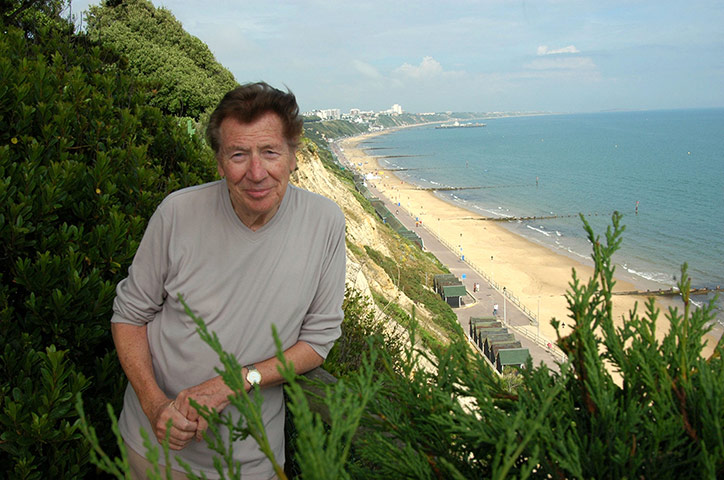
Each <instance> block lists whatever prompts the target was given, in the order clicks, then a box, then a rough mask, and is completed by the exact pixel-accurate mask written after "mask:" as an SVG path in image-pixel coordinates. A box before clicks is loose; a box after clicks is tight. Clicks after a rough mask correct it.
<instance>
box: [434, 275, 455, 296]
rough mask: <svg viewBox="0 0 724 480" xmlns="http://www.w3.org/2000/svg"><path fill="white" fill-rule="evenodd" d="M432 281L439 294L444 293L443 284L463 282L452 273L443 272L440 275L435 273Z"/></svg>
mask: <svg viewBox="0 0 724 480" xmlns="http://www.w3.org/2000/svg"><path fill="white" fill-rule="evenodd" d="M432 283H433V285H434V286H435V292H436V293H438V294H439V295H442V287H443V285H455V284H457V285H460V284H462V282H461V281H460V280H459V279H458V277H456V276H455V275H453V274H452V273H441V274H438V275H435V276H434V277H433V278H432Z"/></svg>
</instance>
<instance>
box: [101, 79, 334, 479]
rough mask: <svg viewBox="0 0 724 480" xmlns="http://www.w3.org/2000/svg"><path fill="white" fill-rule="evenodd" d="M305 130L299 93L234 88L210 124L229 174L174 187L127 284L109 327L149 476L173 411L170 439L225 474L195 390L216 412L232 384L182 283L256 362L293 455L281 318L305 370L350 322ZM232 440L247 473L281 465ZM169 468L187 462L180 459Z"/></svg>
mask: <svg viewBox="0 0 724 480" xmlns="http://www.w3.org/2000/svg"><path fill="white" fill-rule="evenodd" d="M301 131H302V120H301V118H300V117H299V108H298V106H297V103H296V100H295V98H294V95H292V94H291V92H289V93H284V92H282V91H279V90H277V89H275V88H272V87H270V86H269V85H267V84H265V83H255V84H248V85H244V86H241V87H238V88H236V89H234V90H232V91H231V92H229V93H227V94H226V96H225V97H224V98H223V99H222V100H221V102H220V103H219V105H218V107H217V108H216V110H215V111H214V113H213V114H212V115H211V119H210V121H209V127H208V130H207V137H208V139H209V141H210V144H211V146H212V148H213V150H214V152H215V154H216V159H217V163H218V165H217V168H218V171H219V175H220V176H221V177H222V179H221V180H220V181H217V182H212V183H208V184H204V185H200V186H196V187H191V188H186V189H183V190H180V191H178V192H174V193H172V194H171V195H169V196H168V197H167V198H166V199H164V201H163V202H162V203H161V205H160V206H159V207H158V209H157V210H156V212H155V213H154V215H153V216H152V217H151V219H150V221H149V224H148V228H147V229H146V232H145V234H144V236H143V240H142V241H141V244H140V245H139V248H138V251H137V253H136V256H135V258H134V260H133V264H132V265H131V267H130V269H129V275H128V277H127V278H126V279H124V280H123V281H121V282H120V283H119V284H118V287H117V297H116V300H115V303H114V307H113V311H114V315H113V318H112V332H113V339H114V341H115V344H116V349H117V351H118V357H119V359H120V361H121V365H122V366H123V369H124V371H125V372H126V376H127V377H128V380H129V386H128V388H127V389H126V393H125V397H124V403H123V411H122V413H121V416H120V420H119V425H120V429H121V434H122V436H123V438H124V440H125V442H126V445H127V446H128V447H129V449H130V453H129V455H130V456H131V460H132V463H133V468H134V469H136V471H137V472H138V473H136V475H138V476H139V477H140V478H144V477H143V475H144V471H145V467H146V465H145V464H144V459H143V458H141V457H140V455H139V454H141V453H143V452H144V451H145V449H144V447H143V443H142V437H141V436H140V434H139V429H140V428H144V429H145V430H146V431H147V432H149V433H150V432H153V436H155V438H156V439H158V440H162V439H163V438H164V436H165V434H166V423H167V421H168V420H169V419H171V420H172V421H173V425H172V426H171V428H170V432H169V434H170V446H171V448H172V449H174V450H177V451H178V452H177V453H178V455H179V456H180V457H181V458H182V459H183V460H184V461H185V462H187V463H188V464H189V465H190V466H191V467H192V469H193V470H194V472H196V473H197V474H200V473H204V474H206V476H207V477H208V478H215V477H216V476H217V474H216V471H215V470H214V467H213V453H212V452H211V451H210V450H209V448H208V447H207V446H206V443H205V442H203V441H201V442H200V441H199V440H200V439H201V438H202V432H203V430H204V429H205V428H206V427H207V425H206V424H205V422H204V421H203V418H200V417H199V416H198V414H197V412H196V410H195V409H194V408H192V407H191V406H190V405H189V399H194V400H195V401H196V402H198V403H200V404H202V405H206V406H209V407H211V408H214V409H216V410H219V411H220V410H222V409H224V408H225V407H226V406H227V405H228V404H229V399H228V398H229V395H231V394H232V393H233V392H232V391H231V390H230V389H229V388H228V386H227V385H226V384H225V383H224V382H223V380H222V379H221V377H220V376H218V375H217V374H216V373H215V371H214V368H215V367H219V366H220V362H219V361H218V357H217V356H216V354H215V353H214V352H213V351H212V350H211V348H210V347H209V346H208V345H206V344H205V343H204V342H203V341H202V340H201V339H200V338H199V336H198V335H197V333H196V326H195V324H194V323H193V321H192V320H191V319H190V318H189V317H188V316H187V315H186V314H185V312H184V308H183V306H182V305H181V304H180V302H179V301H178V298H177V296H178V294H179V293H180V294H182V295H183V297H184V299H185V300H186V302H187V303H188V305H189V306H190V307H191V309H192V310H193V311H194V312H195V313H196V314H197V315H198V316H200V317H201V318H203V319H204V320H205V322H206V323H207V325H208V327H209V330H210V331H214V332H216V333H217V334H218V337H219V339H220V340H221V342H222V344H223V347H224V349H225V350H226V351H227V352H230V353H233V354H235V355H236V358H237V359H238V361H239V363H240V364H241V365H246V367H244V369H243V372H242V373H243V375H244V377H245V378H246V380H247V381H246V384H245V387H246V389H247V391H248V390H250V389H251V388H252V385H254V384H259V386H260V392H261V394H262V395H263V397H264V398H263V400H264V401H263V405H262V416H263V419H264V422H265V426H266V429H267V433H268V435H269V439H270V442H271V445H272V447H273V448H274V453H275V456H276V458H277V460H278V461H279V462H280V463H283V461H284V432H283V428H284V404H283V398H282V388H281V385H280V384H281V382H282V379H281V376H280V375H279V372H278V371H277V365H278V361H277V359H276V358H275V346H274V341H273V338H272V335H271V328H272V325H275V326H276V328H277V331H278V333H279V337H280V339H281V341H282V345H283V349H284V355H285V357H286V358H287V359H288V360H291V361H292V362H293V363H294V366H295V369H296V371H297V372H299V373H303V372H306V371H308V370H311V369H312V368H315V367H317V366H319V365H320V364H321V363H322V362H323V361H324V358H325V356H326V355H327V353H328V352H329V350H330V348H331V347H332V344H333V342H334V341H335V340H336V339H337V337H338V336H339V334H340V323H341V321H342V315H343V314H342V299H343V296H344V269H345V242H344V216H343V215H342V212H341V211H340V210H339V208H338V207H337V206H336V205H335V204H334V203H333V202H331V201H330V200H328V199H326V198H324V197H321V196H319V195H316V194H313V193H310V192H307V191H304V190H301V189H299V188H296V187H294V186H292V185H289V176H290V174H291V172H292V171H293V170H294V169H295V168H296V156H295V152H296V147H297V143H298V141H299V137H300V135H301ZM231 413H232V414H233V415H235V418H238V412H236V411H234V412H231ZM223 435H225V432H224V433H223ZM224 438H226V437H224ZM234 452H235V453H234V455H235V458H236V460H238V461H240V462H241V464H242V478H244V479H265V480H266V479H269V478H273V477H274V471H273V469H272V467H271V463H270V462H269V461H268V460H266V458H265V457H264V455H263V454H262V453H261V451H260V450H259V449H258V447H257V445H256V444H255V442H254V440H253V439H251V438H248V439H246V440H244V441H237V443H236V444H235V445H234ZM172 456H173V455H172ZM172 468H174V469H176V470H179V471H183V470H182V469H181V468H180V467H179V465H178V464H176V461H174V465H172ZM181 477H183V475H182V476H181Z"/></svg>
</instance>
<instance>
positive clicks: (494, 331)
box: [474, 327, 508, 350]
mask: <svg viewBox="0 0 724 480" xmlns="http://www.w3.org/2000/svg"><path fill="white" fill-rule="evenodd" d="M475 332H476V334H475V337H474V340H475V343H476V344H477V345H478V347H480V350H483V348H485V339H486V338H488V337H490V336H493V335H507V334H508V329H507V328H504V327H488V328H486V327H477V328H476V330H475Z"/></svg>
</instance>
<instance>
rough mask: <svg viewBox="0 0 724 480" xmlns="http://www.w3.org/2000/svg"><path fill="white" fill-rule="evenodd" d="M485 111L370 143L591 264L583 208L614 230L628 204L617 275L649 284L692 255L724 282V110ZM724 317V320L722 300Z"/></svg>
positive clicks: (704, 272) (696, 265)
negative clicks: (467, 121)
mask: <svg viewBox="0 0 724 480" xmlns="http://www.w3.org/2000/svg"><path fill="white" fill-rule="evenodd" d="M481 121H482V122H484V123H485V124H486V126H485V127H480V128H448V129H436V128H435V126H434V125H426V126H420V127H415V128H408V129H402V130H398V131H395V132H393V133H390V134H388V135H381V136H377V137H374V138H372V139H370V140H367V141H365V142H364V143H361V144H360V147H361V148H363V149H364V150H365V151H366V152H367V154H369V155H372V156H375V157H377V159H378V161H379V162H380V165H381V167H382V168H386V169H393V170H396V171H395V172H394V173H395V175H397V176H399V177H401V178H402V179H404V180H405V181H407V182H410V183H412V184H415V185H418V186H420V187H424V188H451V187H452V188H461V189H459V190H441V191H438V192H437V193H436V194H437V195H439V196H440V197H442V198H444V199H446V200H448V201H450V202H453V203H455V204H458V205H460V206H462V207H464V208H466V209H468V210H470V211H472V212H475V213H478V214H480V215H483V216H486V217H507V218H511V219H512V220H511V221H509V222H505V223H503V224H502V225H504V226H505V227H506V228H508V229H510V230H511V231H512V232H514V233H516V234H518V235H521V236H523V237H525V238H527V239H529V240H531V241H533V242H536V243H539V244H542V245H544V246H547V247H548V248H550V249H552V250H554V251H556V252H559V253H561V254H563V255H568V256H570V257H573V258H575V259H577V260H579V261H581V262H583V263H588V264H592V262H591V260H590V257H591V245H590V243H589V241H588V239H587V235H586V233H585V231H584V229H583V222H582V220H581V219H580V216H579V214H583V215H584V217H585V219H586V220H587V221H588V222H589V223H590V224H591V226H592V227H593V229H594V231H595V232H596V233H597V234H598V235H600V237H601V239H603V240H605V234H606V229H607V227H608V226H610V225H611V216H612V214H613V213H614V212H619V213H621V214H623V219H622V223H623V224H624V225H625V231H624V234H623V242H622V244H621V247H620V250H619V251H618V252H617V253H616V254H615V255H614V261H615V263H616V269H617V270H616V273H617V275H619V276H620V277H621V278H622V279H625V280H628V281H631V282H633V283H634V285H636V286H637V288H638V289H641V290H657V289H669V288H671V287H674V286H676V285H677V282H678V281H679V279H680V277H681V267H682V264H684V263H687V264H688V276H689V277H690V278H691V285H692V287H694V288H709V289H713V288H716V287H717V286H721V287H724V109H701V110H670V111H625V112H606V113H587V114H566V115H552V114H551V115H526V116H508V117H496V118H486V119H484V120H476V122H481ZM468 187H470V188H468ZM526 217H528V218H530V217H536V218H535V219H528V220H526V219H524V218H526ZM720 297H724V294H722V295H720ZM712 298H714V295H697V296H694V297H693V301H694V303H695V304H696V305H698V306H701V305H703V304H705V302H706V303H708V302H709V301H710V300H712ZM715 315H716V318H717V321H718V322H719V323H723V322H724V299H722V298H719V299H717V300H716V301H715Z"/></svg>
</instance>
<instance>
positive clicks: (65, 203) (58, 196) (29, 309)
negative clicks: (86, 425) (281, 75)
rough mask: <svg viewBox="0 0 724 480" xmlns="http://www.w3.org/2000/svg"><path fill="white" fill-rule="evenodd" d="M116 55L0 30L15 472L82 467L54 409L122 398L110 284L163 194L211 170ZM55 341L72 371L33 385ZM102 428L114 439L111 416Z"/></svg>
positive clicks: (7, 411)
mask: <svg viewBox="0 0 724 480" xmlns="http://www.w3.org/2000/svg"><path fill="white" fill-rule="evenodd" d="M114 59H115V57H114V56H113V55H112V54H109V52H108V51H107V50H104V49H103V48H101V47H98V46H96V45H93V44H92V43H91V42H89V41H88V39H87V38H85V37H82V36H78V37H72V38H71V37H69V36H68V32H67V31H66V30H56V29H53V28H50V27H48V28H46V27H43V30H42V35H33V36H32V37H30V38H29V37H28V36H26V32H24V31H22V30H19V29H16V28H13V27H9V28H8V29H7V33H5V34H3V35H2V37H0V78H2V79H3V83H2V87H0V179H1V180H0V259H2V261H0V345H2V346H3V350H2V352H0V372H2V377H1V378H0V392H2V396H3V397H4V404H3V406H2V411H0V424H2V425H3V428H2V431H3V442H2V443H0V452H1V455H0V471H3V472H17V473H16V474H12V477H13V478H29V476H32V474H31V473H28V472H31V470H32V471H33V472H37V474H38V475H39V476H40V477H42V478H48V472H54V473H57V475H55V474H52V475H50V477H52V478H63V477H62V475H61V474H67V475H69V476H71V477H82V476H83V473H84V472H85V471H87V469H88V465H87V459H88V457H87V454H85V453H82V452H84V449H83V445H82V443H81V441H80V440H79V439H78V436H77V435H75V436H74V435H73V433H72V432H73V428H74V427H73V424H74V421H73V420H72V419H69V418H68V416H67V415H65V414H63V415H60V414H57V411H63V409H66V411H67V406H68V405H69V404H70V403H69V402H70V401H71V398H72V397H73V396H74V395H75V393H76V392H78V391H80V390H84V391H85V394H86V395H88V396H89V397H91V398H94V399H96V402H95V403H94V404H93V411H92V412H91V413H92V414H93V415H94V416H95V417H96V418H98V417H100V415H98V414H99V412H101V411H102V408H103V407H102V405H104V404H105V403H106V402H111V403H112V404H113V405H115V406H118V405H119V404H120V401H121V394H122V389H123V388H124V385H125V379H124V376H123V374H122V372H121V370H120V367H119V365H118V362H117V359H116V356H115V353H114V349H113V344H112V340H111V336H110V330H109V319H110V317H111V306H112V301H113V297H114V291H115V285H116V284H117V283H118V281H119V280H121V279H122V278H123V277H124V276H125V272H126V271H127V269H128V266H129V265H130V262H131V260H132V258H133V255H134V253H135V250H136V248H137V245H138V242H139V241H140V238H141V236H142V233H143V231H144V229H145V226H146V222H147V220H148V218H149V217H150V215H151V214H152V212H153V211H154V209H155V208H156V206H157V204H158V203H159V202H160V201H161V199H162V198H163V197H164V196H165V195H166V194H167V193H169V192H170V191H172V190H176V189H178V188H180V187H182V186H186V185H191V184H197V183H200V182H202V181H205V180H210V179H212V178H214V175H215V169H214V168H213V158H212V155H211V153H210V151H209V150H208V149H207V148H206V147H205V146H204V144H203V142H202V140H201V139H200V138H198V137H195V136H193V137H191V136H189V135H188V133H187V131H186V130H185V127H180V126H179V124H178V122H177V121H176V119H174V118H170V117H166V116H164V115H163V114H161V112H160V111H159V110H158V109H157V108H153V107H150V106H148V105H147V101H146V100H147V96H146V91H145V90H144V89H143V88H142V87H140V86H139V85H138V83H137V82H136V81H135V80H134V79H133V78H132V76H130V75H129V74H128V73H127V72H126V71H125V70H124V68H123V65H122V63H121V64H119V63H113V60H114ZM50 349H53V350H52V351H55V349H57V351H58V352H62V355H63V357H62V358H63V362H62V366H63V371H65V372H66V373H67V381H62V382H61V381H59V382H57V383H55V384H53V385H51V384H49V383H47V382H38V383H37V384H34V386H33V389H29V387H28V385H27V379H28V378H29V379H40V378H44V377H43V371H44V370H43V369H44V368H49V367H44V365H45V363H44V362H43V361H41V359H40V357H38V355H40V354H37V353H34V352H43V351H46V350H47V352H48V354H47V355H49V356H50V355H51V354H50V352H51V350H50ZM19 352H24V353H23V354H22V355H19ZM26 352H27V353H26ZM53 358H55V357H53ZM68 372H69V373H68ZM21 373H22V375H23V377H20V376H19V375H20V374H21ZM58 375H60V373H58ZM23 378H25V379H26V380H23ZM46 397H47V398H55V400H54V402H55V403H53V406H52V408H51V407H49V406H47V405H44V404H42V403H41V402H40V399H42V398H46ZM11 404H14V405H23V415H22V416H17V415H15V414H14V413H13V410H12V408H14V407H11ZM52 412H56V413H52ZM72 416H73V414H71V417H72ZM38 422H42V424H41V423H38ZM68 425H70V427H69V426H68ZM6 426H8V428H7V429H6V428H5V427H6ZM9 426H12V428H9ZM40 431H42V432H46V433H47V432H50V431H57V432H59V433H58V435H61V436H62V438H63V439H64V441H62V442H61V441H58V440H57V439H56V438H55V437H54V436H53V435H49V434H48V435H38V432H40ZM100 431H101V432H102V442H104V443H105V442H109V441H110V439H111V435H110V433H111V432H110V429H108V428H105V429H102V430H100ZM6 438H7V440H6ZM20 439H28V440H30V439H33V441H21V440H20ZM30 458H33V459H34V460H33V462H32V468H31V466H29V465H28V463H27V462H28V459H30ZM23 472H25V473H23Z"/></svg>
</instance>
